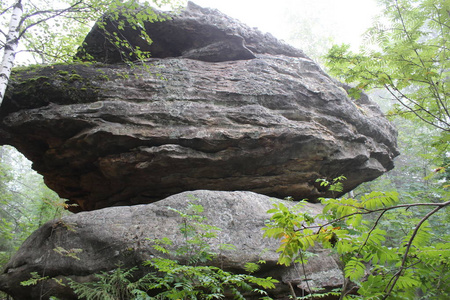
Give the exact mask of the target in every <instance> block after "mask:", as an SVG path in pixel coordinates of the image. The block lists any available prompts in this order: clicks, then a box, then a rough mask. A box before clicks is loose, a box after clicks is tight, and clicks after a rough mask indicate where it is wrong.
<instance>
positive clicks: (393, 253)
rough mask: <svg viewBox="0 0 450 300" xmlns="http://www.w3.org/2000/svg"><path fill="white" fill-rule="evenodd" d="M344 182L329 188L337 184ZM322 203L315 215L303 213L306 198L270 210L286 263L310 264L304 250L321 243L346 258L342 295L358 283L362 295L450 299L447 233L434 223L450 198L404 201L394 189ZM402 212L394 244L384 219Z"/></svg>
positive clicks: (269, 232)
mask: <svg viewBox="0 0 450 300" xmlns="http://www.w3.org/2000/svg"><path fill="white" fill-rule="evenodd" d="M322 182H323V181H322ZM325 182H326V181H325ZM326 183H327V185H328V184H329V182H326ZM340 183H341V182H336V183H335V184H334V185H333V184H329V186H330V188H336V185H337V184H340ZM337 188H338V189H339V186H337ZM322 204H323V205H324V208H323V214H321V215H318V216H316V217H315V218H312V217H311V216H309V215H307V214H305V213H303V214H300V213H298V211H299V210H300V209H301V207H302V205H304V204H303V203H301V202H300V203H299V204H298V205H296V207H294V208H293V209H288V208H287V207H286V206H284V205H282V204H278V205H274V208H273V209H271V210H269V211H268V213H271V214H272V217H271V223H269V224H268V225H267V228H266V230H265V236H267V237H271V238H276V239H280V242H281V245H280V248H279V249H278V251H279V252H280V258H279V262H280V263H281V264H284V265H290V264H291V263H293V262H303V263H305V260H304V259H303V258H302V256H301V255H302V252H303V251H306V250H308V249H309V248H311V247H314V245H315V244H320V245H322V246H323V247H325V248H328V249H332V250H333V251H334V252H336V253H337V254H339V256H340V258H341V261H342V263H343V265H344V268H343V271H344V276H345V278H346V280H347V281H346V284H344V286H343V288H342V295H343V296H347V295H349V294H353V293H354V291H352V289H353V285H350V283H353V284H356V286H357V287H358V289H357V294H358V295H360V296H361V297H362V298H363V299H366V298H367V297H369V296H371V297H376V298H374V299H387V298H388V297H394V299H397V298H398V299H401V297H407V299H413V298H414V297H416V296H417V294H416V293H418V292H419V293H426V292H427V291H429V290H430V289H431V290H434V291H438V293H439V294H440V295H441V296H445V297H450V289H449V287H448V286H447V285H446V282H448V281H449V280H450V274H449V272H448V271H449V268H450V264H449V258H450V244H449V243H448V233H447V235H446V236H443V237H442V236H438V235H437V234H436V232H433V229H432V228H431V226H430V223H429V222H430V221H429V219H430V218H431V217H439V215H438V212H439V211H440V210H442V209H445V208H448V207H449V206H450V201H447V202H440V203H433V202H432V203H412V204H399V199H398V194H397V193H395V192H372V193H370V194H367V195H364V196H362V197H361V198H360V199H354V198H339V199H333V198H328V199H325V198H323V199H322ZM365 215H371V216H372V217H371V218H363V216H365ZM400 216H402V217H405V218H403V221H402V222H401V224H397V226H396V228H398V227H399V225H400V227H401V228H403V229H405V230H406V232H404V236H403V237H402V238H400V239H398V240H395V241H394V242H393V241H390V239H389V237H390V236H391V230H392V229H391V228H389V226H387V225H391V224H386V223H384V224H382V223H383V221H385V220H399V217H400ZM349 297H350V296H349ZM352 297H353V298H354V297H355V296H352Z"/></svg>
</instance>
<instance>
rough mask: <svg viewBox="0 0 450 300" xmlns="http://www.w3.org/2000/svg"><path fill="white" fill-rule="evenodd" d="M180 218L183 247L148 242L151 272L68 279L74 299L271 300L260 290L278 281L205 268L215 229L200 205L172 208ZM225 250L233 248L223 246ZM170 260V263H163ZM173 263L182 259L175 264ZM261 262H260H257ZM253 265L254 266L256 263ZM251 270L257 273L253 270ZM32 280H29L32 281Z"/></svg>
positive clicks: (165, 240)
mask: <svg viewBox="0 0 450 300" xmlns="http://www.w3.org/2000/svg"><path fill="white" fill-rule="evenodd" d="M171 210H172V211H175V212H177V213H178V214H179V215H180V216H181V217H182V219H183V222H182V223H181V224H180V228H179V229H180V232H181V233H182V234H183V236H184V238H185V240H184V245H183V246H181V247H177V248H176V249H170V246H172V241H171V240H170V239H168V238H162V239H158V240H152V241H151V242H152V243H153V248H154V249H155V250H157V251H158V252H160V253H161V256H160V257H154V258H152V259H150V260H148V261H146V262H145V263H144V266H146V267H150V269H151V270H152V271H151V272H148V273H147V274H145V275H144V276H142V277H140V278H135V276H134V274H133V273H135V272H136V271H138V268H137V267H134V268H131V269H128V270H126V269H123V268H122V267H119V268H117V269H115V270H112V271H110V272H102V273H101V274H96V275H95V277H96V278H97V281H93V282H88V283H78V282H76V281H74V280H71V279H69V285H70V287H72V288H73V290H74V292H75V294H76V295H77V296H78V297H82V298H83V299H87V300H104V299H142V300H144V299H149V300H150V299H173V300H176V299H222V298H224V297H225V295H227V297H229V296H232V297H233V298H234V299H246V297H247V296H249V295H251V296H252V297H255V295H256V296H258V298H260V299H271V298H270V297H269V296H268V294H267V292H266V291H265V290H267V289H273V288H275V286H274V283H277V282H278V281H277V280H275V279H273V278H271V277H268V278H258V277H255V276H253V275H251V274H233V273H231V272H228V271H225V270H223V269H221V268H219V267H215V266H208V262H210V261H211V260H212V257H213V256H216V255H217V253H214V252H212V251H211V246H210V240H211V239H214V238H216V237H217V234H216V232H217V231H220V228H217V227H216V226H212V225H209V224H207V223H206V221H207V219H206V217H204V216H202V215H201V213H202V212H203V206H201V205H199V204H195V198H193V199H191V201H190V202H189V205H188V206H187V208H186V209H185V210H184V211H181V210H177V209H171ZM223 246H226V247H227V248H228V249H229V248H232V245H223ZM167 255H169V257H170V256H171V257H173V258H167ZM176 258H183V262H182V263H181V262H179V261H178V260H177V259H176ZM259 263H263V262H259ZM255 265H257V264H255ZM251 269H252V270H253V271H256V270H257V267H256V266H252V268H251ZM37 280H38V279H36V278H35V276H34V277H33V278H32V279H31V281H32V282H36V283H37Z"/></svg>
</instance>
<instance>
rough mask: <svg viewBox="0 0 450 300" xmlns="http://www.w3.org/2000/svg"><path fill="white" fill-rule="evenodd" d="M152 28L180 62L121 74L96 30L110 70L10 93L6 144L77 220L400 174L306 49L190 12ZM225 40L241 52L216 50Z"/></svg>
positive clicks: (362, 110) (168, 60)
mask: <svg viewBox="0 0 450 300" xmlns="http://www.w3.org/2000/svg"><path fill="white" fill-rule="evenodd" d="M166 25H167V30H166V31H164V28H166ZM146 26H147V27H148V28H147V30H149V34H150V35H151V36H152V38H154V39H155V43H154V44H155V45H158V42H160V45H159V46H158V47H159V48H158V49H160V48H161V49H166V50H167V51H169V50H170V51H174V50H173V49H175V48H177V47H178V48H180V49H179V50H180V51H179V53H178V54H179V55H178V56H177V55H176V53H175V52H170V51H169V52H167V53H171V54H170V55H169V56H177V57H165V55H162V54H161V55H159V56H161V57H165V58H152V59H149V60H148V61H147V62H146V63H143V64H134V65H133V66H131V67H130V66H128V65H127V64H124V63H116V62H117V60H116V59H114V60H112V59H110V58H111V57H115V56H114V54H113V52H112V51H113V50H111V49H109V48H108V46H105V47H106V48H107V49H104V51H103V52H102V51H97V50H98V49H99V45H105V44H106V45H107V43H106V42H105V41H104V40H101V38H100V37H101V36H103V35H98V34H97V31H98V30H99V29H98V28H94V29H93V31H92V32H91V33H90V35H89V36H88V37H87V39H86V43H87V45H85V50H84V51H87V52H89V51H90V52H89V53H90V54H91V55H92V56H95V57H96V58H97V59H99V60H104V61H106V62H114V63H115V64H108V65H105V64H73V65H54V66H42V67H32V68H28V69H22V70H20V69H18V70H16V71H15V72H14V76H13V77H12V79H11V81H10V85H9V88H8V91H7V94H6V97H5V100H4V104H3V106H2V107H1V110H0V144H10V145H13V146H15V147H16V148H17V149H19V151H21V152H22V153H23V154H25V156H27V157H28V158H29V159H30V160H32V161H33V168H34V169H35V170H37V171H38V172H39V173H41V174H42V175H43V176H44V179H45V182H46V183H47V185H48V186H49V187H50V188H52V189H53V190H55V191H56V192H57V193H58V194H59V195H60V196H61V197H63V198H67V199H69V200H70V203H75V204H77V205H78V207H71V209H72V210H73V211H79V210H94V209H99V208H104V207H109V206H115V205H132V204H141V203H151V202H154V201H158V200H161V199H163V198H165V197H167V196H169V195H173V194H176V193H179V192H182V191H188V190H195V189H209V190H229V191H233V190H248V191H254V192H257V193H261V194H265V195H269V196H274V197H279V198H285V197H287V196H292V197H293V198H294V199H296V200H301V199H303V198H308V199H310V200H312V201H313V200H315V199H316V198H317V197H320V196H326V195H328V194H327V192H326V191H324V190H322V189H321V188H320V186H318V185H317V184H316V182H315V181H316V179H317V178H327V179H333V178H335V177H337V176H340V175H345V176H346V177H347V178H348V179H347V181H346V182H345V185H344V191H343V192H347V191H350V190H352V189H353V188H355V187H356V186H358V185H359V184H361V183H362V182H365V181H370V180H373V179H374V178H376V177H378V176H380V175H381V174H383V173H384V172H386V171H387V170H390V169H392V168H393V158H394V157H395V156H396V155H398V151H397V147H396V131H395V129H394V128H393V127H392V125H391V124H390V123H389V121H388V120H387V119H386V118H385V117H384V116H383V114H382V112H381V111H380V109H379V108H378V106H377V105H376V104H375V103H373V102H372V101H370V100H369V98H368V97H367V96H366V95H364V94H363V95H362V97H361V98H360V99H358V100H353V99H350V97H349V96H348V94H347V92H346V89H347V87H346V86H343V85H342V84H340V83H338V82H336V81H335V80H334V79H332V78H330V77H329V76H328V75H327V74H325V73H324V72H323V71H322V70H321V69H320V67H319V66H318V65H317V64H315V63H314V62H313V61H312V60H311V59H309V58H308V57H306V56H305V55H304V54H303V53H302V52H301V51H300V50H296V49H294V48H292V47H290V46H288V45H286V44H284V43H282V42H279V41H277V40H276V39H274V38H273V37H272V36H270V35H264V34H262V33H260V32H259V31H257V30H255V29H251V28H249V27H247V26H245V25H243V24H240V23H238V22H237V21H235V20H233V19H230V18H229V17H227V16H225V15H223V14H221V13H219V12H218V11H215V10H209V9H202V8H199V7H197V6H195V5H192V4H191V5H190V6H189V7H188V8H187V9H186V10H185V11H184V12H182V13H181V14H180V15H177V16H173V17H172V19H171V20H170V21H166V22H161V23H157V22H155V23H149V24H147V25H146ZM177 26H178V27H177ZM155 28H156V29H155ZM153 29H154V30H155V31H156V32H157V33H158V34H157V35H156V34H155V35H152V30H153ZM202 30H203V31H202ZM202 32H203V33H202ZM125 33H128V31H125ZM125 33H124V34H125ZM200 33H202V34H203V35H207V38H202V35H200ZM129 34H130V35H131V36H130V37H129V40H131V41H132V40H133V39H132V36H133V34H135V33H133V31H130V32H129ZM171 34H172V36H171ZM99 36H100V37H99ZM181 36H187V37H189V41H190V42H189V43H188V44H189V45H187V44H186V43H187V41H183V42H180V43H179V44H178V43H176V41H177V40H178V39H181ZM127 38H128V37H127ZM165 39H167V40H170V41H174V42H173V43H171V44H170V45H166V44H167V43H165V42H164V40H165ZM230 39H231V40H233V41H234V40H235V39H239V40H240V43H239V47H237V46H236V47H234V48H233V47H231V48H230V49H229V51H222V50H223V47H222V46H217V45H218V43H219V45H221V44H220V43H222V42H223V43H225V44H227V43H231V42H230ZM160 40H162V41H160ZM197 40H199V41H197ZM152 45H153V44H152ZM142 47H143V46H142ZM155 47H156V46H155ZM181 48H182V49H181ZM108 49H109V50H108ZM161 49H160V50H161ZM221 49H222V50H221ZM227 49H228V48H227ZM230 51H231V52H233V51H237V52H238V53H241V54H242V53H243V52H246V53H247V54H249V53H250V54H251V55H247V56H242V55H241V54H237V55H236V56H233V55H230V53H229V52H230ZM154 52H155V54H156V53H159V52H158V51H156V50H154ZM98 53H109V54H108V55H106V58H105V59H103V58H102V56H101V55H100V54H98ZM161 53H166V52H164V51H163V50H161ZM195 53H197V54H195ZM202 53H203V54H202ZM224 53H226V55H225V56H224ZM233 53H235V52H233ZM213 56H214V57H215V59H211V57H213ZM193 58H195V59H193Z"/></svg>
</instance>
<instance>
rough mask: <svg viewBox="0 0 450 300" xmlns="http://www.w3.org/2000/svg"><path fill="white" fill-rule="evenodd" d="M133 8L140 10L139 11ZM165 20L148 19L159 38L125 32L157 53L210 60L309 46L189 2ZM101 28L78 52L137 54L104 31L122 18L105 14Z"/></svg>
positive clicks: (106, 56)
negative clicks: (291, 43)
mask: <svg viewBox="0 0 450 300" xmlns="http://www.w3.org/2000/svg"><path fill="white" fill-rule="evenodd" d="M132 13H137V11H134V12H132ZM160 14H161V15H162V17H163V18H164V19H166V20H165V21H164V22H145V32H146V33H147V34H148V36H149V37H150V38H151V40H152V41H153V43H151V44H149V43H148V42H147V41H146V40H145V39H143V38H141V37H140V35H139V32H138V31H137V30H133V29H132V27H131V26H125V27H124V29H123V30H121V31H120V36H121V37H123V38H124V39H126V40H127V41H129V42H130V43H131V44H132V45H133V46H136V47H139V49H141V50H143V51H150V52H151V55H152V57H157V58H166V57H183V58H191V59H197V60H203V61H209V62H219V61H230V60H240V59H244V60H245V59H252V58H255V57H256V56H255V55H256V54H272V55H286V56H291V57H303V58H306V55H305V54H304V53H303V51H301V50H299V49H296V48H294V47H292V46H290V45H288V44H286V43H284V42H281V41H279V40H277V39H276V38H275V37H274V36H272V35H271V34H269V33H266V34H263V33H262V32H260V31H259V30H257V29H256V28H250V27H249V26H247V25H245V24H242V23H240V22H239V21H237V20H235V19H232V18H230V17H228V16H227V15H225V14H223V13H221V12H220V11H218V10H214V9H210V8H203V7H200V6H198V5H196V4H194V3H192V2H189V3H188V5H187V8H186V9H184V10H182V11H181V12H179V13H178V14H170V13H169V14H168V13H160ZM103 21H104V24H102V27H104V29H100V28H99V26H98V25H96V26H94V28H93V29H92V30H91V32H90V33H89V34H88V36H87V37H86V39H85V41H84V43H85V45H84V46H83V48H82V49H80V51H79V53H78V56H79V57H81V58H83V57H85V55H86V54H88V55H89V56H90V57H92V58H94V59H95V60H96V61H100V62H105V63H118V62H122V61H123V60H124V59H131V60H134V59H136V57H135V56H133V54H131V56H128V55H129V52H130V51H129V50H126V48H120V47H118V46H117V45H113V44H112V43H110V42H109V41H108V40H107V39H106V36H107V34H105V33H104V30H106V31H107V32H110V33H112V32H115V31H117V28H118V26H117V21H112V20H111V18H108V17H105V18H104V19H103Z"/></svg>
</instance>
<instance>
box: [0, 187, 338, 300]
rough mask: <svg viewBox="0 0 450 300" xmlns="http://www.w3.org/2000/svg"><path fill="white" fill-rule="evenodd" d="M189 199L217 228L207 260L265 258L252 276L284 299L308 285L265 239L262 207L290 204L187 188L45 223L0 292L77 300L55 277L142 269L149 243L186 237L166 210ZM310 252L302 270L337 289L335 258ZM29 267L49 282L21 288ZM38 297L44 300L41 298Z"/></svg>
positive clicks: (228, 263)
mask: <svg viewBox="0 0 450 300" xmlns="http://www.w3.org/2000/svg"><path fill="white" fill-rule="evenodd" d="M189 201H191V202H193V203H194V204H196V205H202V206H203V208H204V212H203V213H202V216H205V217H206V218H207V220H208V221H207V222H206V223H209V224H211V225H214V226H217V227H219V228H220V229H221V231H219V232H218V234H217V238H215V239H212V240H211V241H210V245H211V248H212V250H213V251H214V252H216V253H219V254H220V255H218V256H217V257H216V258H214V259H213V260H212V261H211V264H212V265H216V266H219V267H223V268H224V269H226V270H233V271H234V272H239V273H245V271H244V264H245V263H247V262H257V261H258V260H260V259H262V260H265V261H266V263H265V264H263V265H261V266H262V267H261V270H260V271H258V272H257V273H256V274H255V275H256V276H259V277H267V276H271V277H273V278H275V279H278V280H279V281H280V283H279V284H277V285H276V289H275V290H269V293H270V294H271V296H273V297H274V298H277V299H282V298H284V297H286V298H287V297H288V296H289V295H291V292H290V289H289V286H288V285H289V283H290V284H292V286H293V287H294V288H295V290H296V293H297V295H301V294H302V292H301V290H306V289H307V287H306V285H305V281H304V280H303V279H304V278H305V277H304V274H303V268H299V266H291V267H285V266H281V265H278V264H277V259H278V254H277V252H276V249H277V248H278V247H279V241H277V240H274V239H267V238H263V231H262V228H263V227H264V226H265V222H266V221H267V220H268V219H269V218H270V215H268V214H267V213H266V211H267V210H268V209H270V208H272V204H273V203H277V202H280V201H282V202H283V203H284V204H285V205H286V206H288V207H290V206H292V205H294V204H295V203H294V202H292V201H284V200H278V199H271V198H269V197H267V196H264V195H258V194H255V193H252V192H216V191H214V192H211V191H193V192H184V193H181V194H177V195H174V196H171V197H169V198H167V199H164V200H162V201H159V202H157V203H153V204H147V205H136V206H126V207H111V208H105V209H102V210H96V211H92V212H81V213H78V214H75V215H70V216H66V217H63V218H62V219H59V220H54V221H50V222H48V223H46V224H45V225H43V226H42V227H41V228H40V229H39V230H37V231H35V232H34V233H33V234H32V235H31V236H30V237H29V238H28V239H27V240H26V241H25V243H24V244H23V245H22V247H21V248H20V249H19V251H18V252H17V254H16V255H15V256H14V257H13V258H12V259H11V261H10V262H9V263H8V264H7V266H6V269H5V270H4V271H3V273H1V274H0V290H2V291H6V292H8V293H10V294H11V295H12V296H13V297H14V299H16V300H22V299H23V300H25V299H26V300H32V299H47V298H48V297H49V296H51V295H53V296H56V297H58V298H59V299H76V298H72V296H71V292H70V289H69V288H68V287H67V286H62V285H59V284H57V283H56V281H55V280H54V279H56V280H60V279H64V280H65V279H66V278H71V279H73V280H76V281H79V282H85V281H90V280H92V274H94V273H98V272H100V271H107V270H112V269H115V268H116V267H117V265H118V264H122V267H123V268H128V267H133V266H141V267H142V263H143V262H144V261H146V260H149V259H151V258H152V257H154V256H158V255H161V253H160V252H157V251H156V250H155V249H154V248H153V247H152V245H154V242H153V241H152V240H154V239H161V238H163V237H167V238H170V239H172V240H173V241H174V245H173V247H174V248H176V247H179V246H183V245H185V237H184V235H183V234H182V233H181V232H180V224H181V223H182V219H181V217H180V215H179V214H178V213H176V212H174V211H173V210H171V209H169V208H174V209H177V210H180V211H185V208H186V207H187V205H188V202H189ZM303 211H304V212H308V213H309V214H310V215H316V214H317V213H320V212H321V207H320V205H318V204H306V205H305V206H304V208H303ZM220 244H233V245H234V246H236V250H220V249H219V245H220ZM58 247H60V248H63V249H65V250H67V251H72V252H73V253H76V256H77V257H78V259H74V258H73V257H69V256H67V255H63V254H60V253H58V252H57V251H55V250H54V249H57V248H58ZM75 249H81V250H82V251H81V252H79V250H77V251H75ZM60 252H61V251H60ZM313 252H316V254H317V255H316V256H313V257H311V258H309V262H308V264H307V265H306V268H305V270H306V274H307V277H308V278H309V281H308V283H309V286H310V288H325V289H332V288H335V287H339V286H341V285H342V283H343V276H342V272H341V270H340V268H339V265H338V263H337V261H336V260H335V258H334V257H333V256H331V255H330V254H329V253H328V252H327V251H325V250H320V249H316V250H313ZM177 258H178V259H180V257H177ZM184 259H186V257H184ZM30 272H37V273H38V274H40V275H41V276H48V279H47V280H43V281H40V282H39V284H37V285H34V286H28V287H24V286H21V285H20V282H21V281H24V280H27V279H29V278H30ZM41 295H45V296H44V298H39V297H40V296H41Z"/></svg>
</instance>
